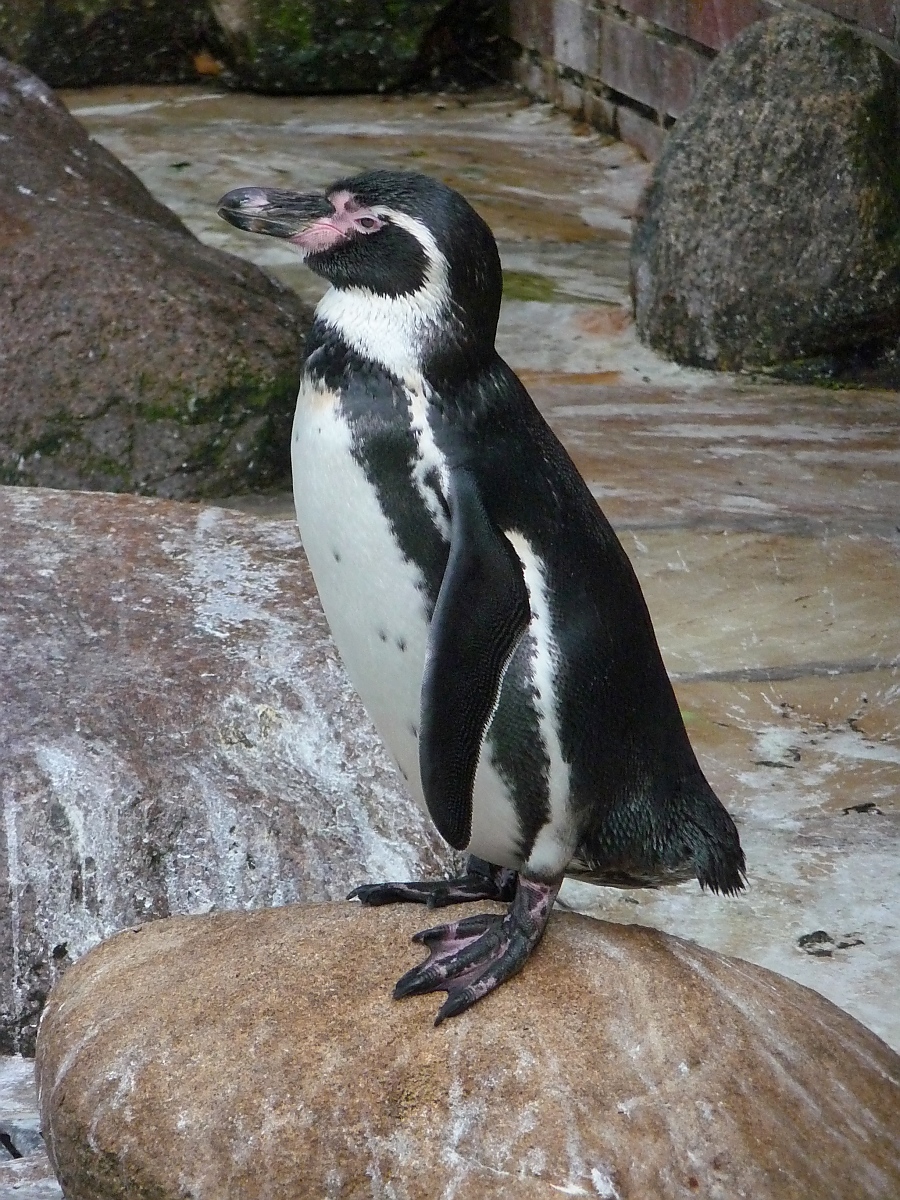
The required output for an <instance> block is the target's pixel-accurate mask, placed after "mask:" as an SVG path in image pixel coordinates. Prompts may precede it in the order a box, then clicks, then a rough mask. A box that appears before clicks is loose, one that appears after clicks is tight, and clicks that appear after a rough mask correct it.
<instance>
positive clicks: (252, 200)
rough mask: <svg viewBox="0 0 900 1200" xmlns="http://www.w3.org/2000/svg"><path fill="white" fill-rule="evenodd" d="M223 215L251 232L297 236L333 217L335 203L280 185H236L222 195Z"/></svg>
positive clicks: (273, 235)
mask: <svg viewBox="0 0 900 1200" xmlns="http://www.w3.org/2000/svg"><path fill="white" fill-rule="evenodd" d="M218 209H219V216H220V217H222V218H224V220H226V221H227V222H228V223H229V224H230V225H236V226H237V228H238V229H245V230H246V231H247V232H248V233H267V234H269V236H270V237H278V238H296V237H300V236H302V235H303V234H304V233H306V232H307V231H308V230H309V229H310V228H311V227H312V226H313V225H315V223H316V222H317V221H322V220H325V221H327V219H328V218H329V217H333V216H334V215H335V213H334V206H333V205H332V203H331V201H330V200H327V199H326V198H325V197H324V196H317V195H314V194H308V195H303V194H301V193H300V192H286V191H282V190H281V189H280V188H263V187H243V188H235V189H234V191H233V192H228V193H227V194H226V195H224V196H223V197H222V199H221V200H220V201H219V205H218Z"/></svg>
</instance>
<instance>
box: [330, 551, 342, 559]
mask: <svg viewBox="0 0 900 1200" xmlns="http://www.w3.org/2000/svg"><path fill="white" fill-rule="evenodd" d="M331 553H332V555H333V556H334V561H335V562H340V561H341V552H340V550H332V552H331Z"/></svg>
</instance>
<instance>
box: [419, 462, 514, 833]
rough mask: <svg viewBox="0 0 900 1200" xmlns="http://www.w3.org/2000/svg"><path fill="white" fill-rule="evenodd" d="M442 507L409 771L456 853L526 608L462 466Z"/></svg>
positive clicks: (499, 537)
mask: <svg viewBox="0 0 900 1200" xmlns="http://www.w3.org/2000/svg"><path fill="white" fill-rule="evenodd" d="M449 502H450V515H451V533H450V557H449V560H448V562H447V569H446V571H445V572H444V579H443V582H442V584H441V590H440V593H439V594H438V598H437V604H436V605H435V608H434V616H433V617H432V621H431V631H430V634H429V639H428V656H427V659H426V662H425V673H424V676H423V679H422V709H421V720H420V723H419V769H420V772H421V776H422V788H423V791H424V793H425V802H426V804H427V805H428V811H429V813H430V814H431V818H432V820H433V821H434V823H435V825H436V826H437V827H438V830H439V832H440V833H441V836H442V837H444V838H445V839H446V840H447V841H448V842H449V843H450V845H451V846H453V847H454V848H455V849H456V850H463V849H464V848H465V847H466V846H467V845H468V844H469V837H470V834H471V829H472V785H473V783H474V780H475V770H476V768H477V766H478V756H479V754H480V752H481V743H482V739H483V737H484V731H485V729H486V728H487V726H488V722H489V721H490V718H491V715H492V713H493V711H494V706H495V704H496V702H497V695H498V693H499V690H500V684H501V682H502V679H503V672H504V670H505V668H506V665H507V663H508V662H509V659H510V656H511V655H512V652H513V650H514V649H515V647H516V643H517V642H518V640H519V638H520V637H521V636H522V634H523V633H524V632H525V630H526V629H527V628H528V622H529V620H530V618H531V609H530V606H529V603H528V589H527V588H526V587H525V579H524V576H523V573H522V564H521V563H520V562H519V559H518V556H517V555H516V552H515V551H514V550H513V548H512V546H511V545H510V544H509V542H508V541H507V539H506V538H505V537H504V536H503V534H502V533H501V532H500V531H499V530H498V529H496V528H495V526H494V525H493V524H492V523H491V520H490V518H489V516H488V514H487V512H486V511H485V508H484V505H483V503H482V501H481V497H480V496H479V494H478V485H477V483H476V482H475V478H474V476H473V475H472V473H471V471H469V470H468V469H466V468H464V467H457V468H455V469H454V470H453V471H452V473H451V476H450V495H449Z"/></svg>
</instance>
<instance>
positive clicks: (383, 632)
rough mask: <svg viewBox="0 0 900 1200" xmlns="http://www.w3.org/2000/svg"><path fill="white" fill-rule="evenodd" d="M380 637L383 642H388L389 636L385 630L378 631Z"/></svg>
mask: <svg viewBox="0 0 900 1200" xmlns="http://www.w3.org/2000/svg"><path fill="white" fill-rule="evenodd" d="M378 636H379V638H380V639H381V640H382V641H383V642H386V641H387V634H386V633H385V631H384V630H383V629H379V630H378Z"/></svg>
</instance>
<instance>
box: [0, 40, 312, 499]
mask: <svg viewBox="0 0 900 1200" xmlns="http://www.w3.org/2000/svg"><path fill="white" fill-rule="evenodd" d="M0 154H2V162H3V170H2V171H0V215H2V228H0V395H2V396H3V406H2V411H0V481H2V482H5V483H24V484H36V485H44V486H52V487H75V488H89V489H106V490H110V491H143V492H152V493H155V494H158V495H164V496H171V497H185V496H192V495H202V494H207V493H213V494H215V493H218V494H222V492H227V491H229V490H231V491H240V490H245V489H246V488H248V487H250V486H253V485H255V484H265V483H268V482H270V481H272V480H273V479H275V478H280V477H281V476H283V474H284V472H285V470H286V468H287V447H288V444H289V429H290V419H291V413H292V411H293V405H294V399H295V396H296V388H297V380H298V378H299V370H300V366H299V363H300V347H301V344H302V339H303V336H304V331H305V329H306V327H307V323H308V310H307V309H306V307H305V306H304V305H303V303H302V302H301V301H300V300H299V299H298V298H297V297H296V296H295V295H294V294H293V293H292V292H291V291H289V290H288V289H287V288H284V287H283V286H281V285H280V284H277V283H275V282H273V281H272V280H271V279H269V278H268V276H266V275H264V274H263V273H262V271H260V270H259V269H258V268H257V267H255V266H253V265H251V264H250V263H247V262H243V261H242V260H240V259H237V258H235V257H234V256H232V255H230V254H225V253H223V252H222V251H220V250H215V249H212V248H210V247H208V246H204V245H202V244H201V243H200V242H198V241H197V239H196V238H195V237H194V236H193V235H192V234H191V233H189V231H188V230H187V229H186V228H185V227H184V226H183V225H182V224H181V222H180V221H179V219H178V218H177V217H176V216H175V215H174V214H173V213H171V212H170V211H169V210H168V209H166V208H164V207H163V206H162V205H161V204H159V203H157V201H155V200H154V199H153V198H152V197H151V196H150V194H149V193H148V192H147V190H146V189H145V188H144V186H143V184H141V183H140V181H139V180H138V179H137V178H136V176H135V175H133V174H132V172H131V171H129V170H128V168H127V167H125V166H123V165H122V164H121V163H119V162H118V161H117V160H116V159H115V158H113V156H112V155H111V154H110V153H109V152H108V151H107V150H105V149H103V148H102V147H101V146H99V145H97V143H96V142H93V141H91V139H90V138H89V137H88V136H87V134H86V133H85V131H84V129H83V128H82V127H81V126H80V125H79V124H78V122H77V121H76V120H75V119H74V118H72V117H71V116H69V114H68V113H67V112H66V110H65V108H64V107H63V106H62V104H60V102H59V101H58V100H57V99H56V98H55V96H54V95H53V93H52V92H50V91H49V90H48V89H47V88H46V87H45V86H44V84H43V83H42V82H41V81H40V80H39V79H37V78H36V77H35V76H33V75H30V74H28V72H26V71H23V70H22V69H21V68H20V67H16V66H13V65H12V64H10V63H8V62H5V61H4V60H2V59H0Z"/></svg>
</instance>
